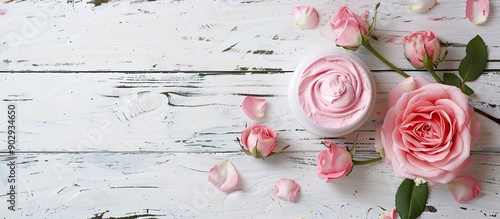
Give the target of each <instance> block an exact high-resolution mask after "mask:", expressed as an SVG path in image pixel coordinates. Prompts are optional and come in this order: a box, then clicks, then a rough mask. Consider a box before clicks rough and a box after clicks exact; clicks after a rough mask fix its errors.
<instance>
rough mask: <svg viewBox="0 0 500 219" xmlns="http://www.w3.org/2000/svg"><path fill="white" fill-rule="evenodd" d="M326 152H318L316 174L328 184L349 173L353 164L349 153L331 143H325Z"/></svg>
mask: <svg viewBox="0 0 500 219" xmlns="http://www.w3.org/2000/svg"><path fill="white" fill-rule="evenodd" d="M325 144H326V145H328V149H327V150H322V151H320V152H319V155H318V158H317V159H316V173H317V174H318V177H319V178H320V179H326V181H327V182H330V181H332V180H334V179H340V178H342V177H343V176H345V175H347V174H348V173H349V172H351V169H352V166H353V163H352V157H351V154H350V153H349V151H347V150H346V149H345V148H343V147H340V146H338V145H336V144H334V143H333V142H330V141H325Z"/></svg>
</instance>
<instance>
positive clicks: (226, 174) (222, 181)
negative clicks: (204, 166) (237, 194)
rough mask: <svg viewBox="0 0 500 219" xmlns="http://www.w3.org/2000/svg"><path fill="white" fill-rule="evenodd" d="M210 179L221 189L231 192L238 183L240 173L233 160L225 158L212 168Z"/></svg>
mask: <svg viewBox="0 0 500 219" xmlns="http://www.w3.org/2000/svg"><path fill="white" fill-rule="evenodd" d="M208 181H210V182H211V183H212V184H213V185H214V186H215V187H217V188H218V189H219V190H221V191H223V192H229V191H231V190H232V189H234V188H235V187H236V184H238V173H237V172H236V169H235V168H234V166H233V164H232V163H231V162H229V161H228V160H224V161H222V162H221V163H219V164H217V165H215V166H214V167H212V169H210V171H209V175H208Z"/></svg>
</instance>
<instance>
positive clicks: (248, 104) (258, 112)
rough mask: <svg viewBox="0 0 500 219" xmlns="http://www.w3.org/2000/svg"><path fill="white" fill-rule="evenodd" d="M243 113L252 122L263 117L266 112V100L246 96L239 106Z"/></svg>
mask: <svg viewBox="0 0 500 219" xmlns="http://www.w3.org/2000/svg"><path fill="white" fill-rule="evenodd" d="M241 107H242V109H243V112H244V113H245V114H246V115H247V116H248V117H250V119H252V120H256V119H259V118H261V117H262V116H264V111H265V110H266V100H265V99H264V98H260V97H252V96H247V97H245V99H243V103H242V104H241Z"/></svg>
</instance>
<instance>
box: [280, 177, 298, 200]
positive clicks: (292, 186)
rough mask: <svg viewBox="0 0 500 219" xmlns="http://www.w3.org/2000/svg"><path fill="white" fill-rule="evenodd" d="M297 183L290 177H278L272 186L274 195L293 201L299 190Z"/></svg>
mask: <svg viewBox="0 0 500 219" xmlns="http://www.w3.org/2000/svg"><path fill="white" fill-rule="evenodd" d="M299 188H300V186H299V184H297V183H296V182H295V181H293V180H291V179H280V180H278V181H277V182H276V185H275V186H274V195H276V197H278V198H280V199H283V200H285V201H290V202H293V201H295V199H296V198H297V194H298V192H299Z"/></svg>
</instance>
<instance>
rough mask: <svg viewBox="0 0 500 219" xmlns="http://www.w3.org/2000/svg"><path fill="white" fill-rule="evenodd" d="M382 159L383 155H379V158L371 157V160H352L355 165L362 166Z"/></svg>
mask: <svg viewBox="0 0 500 219" xmlns="http://www.w3.org/2000/svg"><path fill="white" fill-rule="evenodd" d="M381 160H382V157H377V158H373V159H369V160H352V164H353V165H354V166H360V165H366V164H371V163H375V162H378V161H381Z"/></svg>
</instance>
